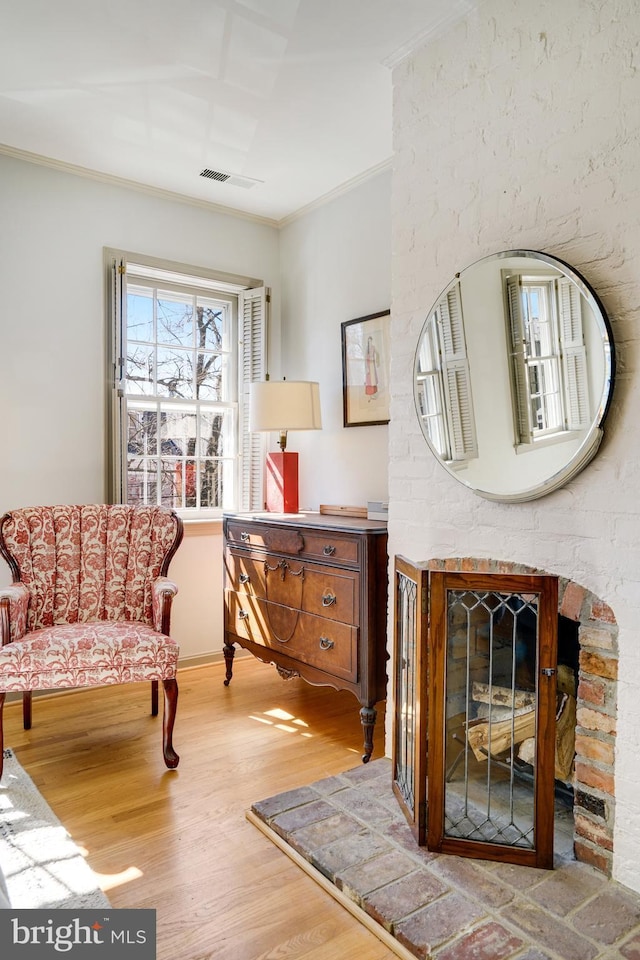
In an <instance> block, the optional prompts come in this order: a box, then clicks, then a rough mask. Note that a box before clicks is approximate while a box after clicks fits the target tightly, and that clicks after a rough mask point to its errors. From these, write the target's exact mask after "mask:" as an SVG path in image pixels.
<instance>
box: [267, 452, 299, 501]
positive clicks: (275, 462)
mask: <svg viewBox="0 0 640 960" xmlns="http://www.w3.org/2000/svg"><path fill="white" fill-rule="evenodd" d="M266 506H267V510H269V511H270V512H271V513H297V512H298V454H297V453H287V451H286V450H285V451H283V452H282V453H268V454H267V483H266Z"/></svg>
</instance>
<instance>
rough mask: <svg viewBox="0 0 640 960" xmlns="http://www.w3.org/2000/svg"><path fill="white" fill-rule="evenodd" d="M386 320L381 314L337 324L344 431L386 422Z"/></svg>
mask: <svg viewBox="0 0 640 960" xmlns="http://www.w3.org/2000/svg"><path fill="white" fill-rule="evenodd" d="M390 320H391V311H390V310H382V311H380V313H370V314H369V315H368V316H366V317H356V318H355V320H345V321H344V322H343V323H342V324H341V334H342V402H343V417H344V426H345V427H365V426H374V425H377V424H385V423H388V422H389V354H390V332H389V327H390Z"/></svg>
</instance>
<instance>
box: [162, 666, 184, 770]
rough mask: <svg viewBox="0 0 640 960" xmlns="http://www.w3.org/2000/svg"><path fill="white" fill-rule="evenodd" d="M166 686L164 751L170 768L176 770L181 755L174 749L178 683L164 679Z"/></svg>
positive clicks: (163, 724) (163, 729) (163, 730)
mask: <svg viewBox="0 0 640 960" xmlns="http://www.w3.org/2000/svg"><path fill="white" fill-rule="evenodd" d="M162 684H163V686H164V716H163V720H162V752H163V754H164V762H165V763H166V765H167V766H168V767H169V769H170V770H175V768H176V767H177V766H178V763H179V762H180V757H179V756H178V754H177V753H176V752H175V750H174V749H173V725H174V723H175V719H176V707H177V706H178V683H177V681H176V680H175V679H173V680H163V681H162Z"/></svg>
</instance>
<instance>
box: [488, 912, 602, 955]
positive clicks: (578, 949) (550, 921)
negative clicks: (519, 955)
mask: <svg viewBox="0 0 640 960" xmlns="http://www.w3.org/2000/svg"><path fill="white" fill-rule="evenodd" d="M501 914H502V916H503V917H504V919H505V920H507V921H509V922H510V923H512V924H515V926H517V927H520V929H521V930H522V931H523V932H524V933H526V934H527V935H528V937H529V938H530V939H531V940H533V941H534V942H535V943H537V944H539V945H540V946H542V947H544V948H545V949H547V950H551V951H554V952H555V953H556V954H557V955H558V956H560V957H562V960H594V958H595V957H596V956H597V955H598V953H599V952H600V951H599V950H598V949H597V948H596V947H595V946H594V945H593V944H592V943H589V941H588V940H585V938H584V937H581V936H580V935H579V934H578V933H576V931H575V930H574V929H573V928H572V927H571V926H569V924H567V923H564V922H563V921H562V920H558V919H556V918H555V917H553V916H551V914H549V913H547V912H546V911H545V910H542V909H541V908H540V907H539V906H537V905H535V904H533V903H527V902H526V901H524V900H519V901H516V902H514V903H512V904H509V905H508V906H506V907H504V908H503V909H502V911H501Z"/></svg>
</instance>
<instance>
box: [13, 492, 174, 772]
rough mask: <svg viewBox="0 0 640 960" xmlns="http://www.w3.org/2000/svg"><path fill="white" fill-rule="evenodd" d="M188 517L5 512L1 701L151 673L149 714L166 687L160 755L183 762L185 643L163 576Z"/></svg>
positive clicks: (154, 512)
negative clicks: (179, 639) (180, 669)
mask: <svg viewBox="0 0 640 960" xmlns="http://www.w3.org/2000/svg"><path fill="white" fill-rule="evenodd" d="M182 534H183V527H182V521H181V520H180V519H179V517H178V516H177V515H176V514H175V513H174V512H173V511H171V510H169V509H167V508H165V507H137V506H124V505H104V504H96V505H93V504H92V505H84V506H50V507H30V508H26V509H22V510H14V511H12V512H11V513H6V514H5V515H4V516H3V517H2V519H0V552H1V553H2V556H3V557H4V559H5V560H6V561H7V563H8V564H9V567H10V568H11V574H12V578H13V583H12V585H11V586H9V587H4V588H3V587H0V776H1V775H2V747H3V729H2V709H3V706H4V701H5V697H6V694H7V692H8V691H21V692H22V694H23V719H24V727H25V730H28V729H29V728H30V727H31V691H32V690H61V689H63V688H69V687H92V686H102V685H103V684H115V683H130V682H133V681H137V680H150V681H151V712H152V714H153V715H157V713H158V684H159V681H160V680H161V681H162V683H163V687H164V720H163V735H162V739H163V753H164V761H165V763H166V765H167V767H169V768H170V769H171V768H174V767H177V765H178V761H179V757H178V755H177V753H176V752H175V750H174V749H173V726H174V721H175V715H176V706H177V701H178V685H177V682H176V670H177V663H178V652H179V647H178V645H177V643H176V642H175V641H174V640H172V639H171V637H170V636H169V630H170V615H171V602H172V600H173V597H174V596H175V594H176V593H177V589H178V588H177V586H176V584H175V583H173V582H172V581H171V580H169V579H168V577H167V571H168V568H169V563H170V562H171V558H172V557H173V555H174V554H175V552H176V550H177V549H178V547H179V545H180V542H181V540H182Z"/></svg>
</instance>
